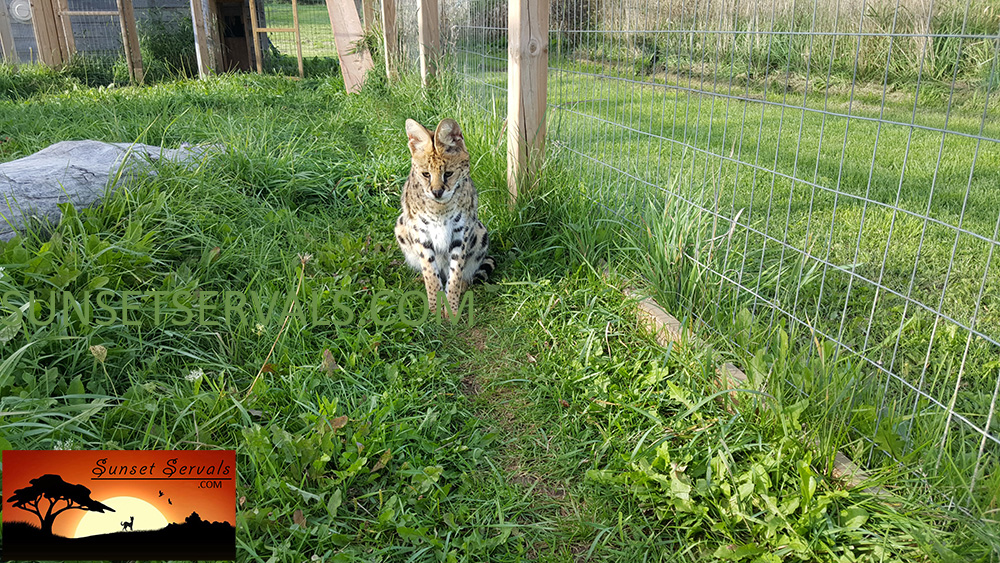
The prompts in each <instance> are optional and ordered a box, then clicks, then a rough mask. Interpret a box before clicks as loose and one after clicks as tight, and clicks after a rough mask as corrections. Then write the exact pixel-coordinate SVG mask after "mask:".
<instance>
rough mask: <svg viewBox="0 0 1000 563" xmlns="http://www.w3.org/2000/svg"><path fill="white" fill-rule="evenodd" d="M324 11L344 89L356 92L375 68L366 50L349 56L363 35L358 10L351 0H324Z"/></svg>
mask: <svg viewBox="0 0 1000 563" xmlns="http://www.w3.org/2000/svg"><path fill="white" fill-rule="evenodd" d="M326 9H327V11H328V12H329V13H330V25H331V27H333V40H334V43H336V46H337V56H338V57H340V72H341V73H342V74H343V76H344V87H345V88H346V89H347V91H348V92H358V91H359V90H361V85H362V84H363V83H364V80H365V73H367V72H368V71H369V70H371V69H372V68H373V67H374V66H375V65H374V64H373V63H372V56H371V53H369V52H368V50H367V49H362V50H360V51H358V52H356V53H354V54H351V51H353V50H354V44H355V43H356V42H357V41H360V40H361V37H362V35H363V32H362V28H361V19H360V18H359V17H358V10H357V9H356V8H355V7H354V2H353V0H326Z"/></svg>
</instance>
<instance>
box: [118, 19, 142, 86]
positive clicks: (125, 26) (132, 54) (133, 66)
mask: <svg viewBox="0 0 1000 563" xmlns="http://www.w3.org/2000/svg"><path fill="white" fill-rule="evenodd" d="M118 21H119V23H121V28H122V46H123V47H125V64H126V65H128V75H129V78H131V79H132V82H133V83H134V84H142V81H143V79H144V78H145V72H144V71H143V68H142V53H141V52H140V51H139V29H138V27H136V24H135V10H134V9H133V7H132V0H118Z"/></svg>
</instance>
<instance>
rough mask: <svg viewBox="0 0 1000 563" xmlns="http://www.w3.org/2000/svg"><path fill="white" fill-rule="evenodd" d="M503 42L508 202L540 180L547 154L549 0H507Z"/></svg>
mask: <svg viewBox="0 0 1000 563" xmlns="http://www.w3.org/2000/svg"><path fill="white" fill-rule="evenodd" d="M507 15H508V22H507V26H508V33H509V37H508V47H507V189H508V190H509V191H510V197H511V204H512V205H513V203H514V202H515V201H516V199H517V194H518V192H519V191H524V190H526V189H529V188H531V187H532V186H533V185H535V183H537V181H538V171H539V169H540V167H541V165H542V159H543V157H544V155H545V98H546V95H547V93H548V70H549V4H548V2H544V1H540V0H510V3H509V6H508V12H507Z"/></svg>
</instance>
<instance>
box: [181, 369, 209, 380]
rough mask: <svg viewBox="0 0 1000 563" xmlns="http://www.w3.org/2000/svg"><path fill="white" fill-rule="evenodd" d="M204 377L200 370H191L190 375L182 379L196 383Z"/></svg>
mask: <svg viewBox="0 0 1000 563" xmlns="http://www.w3.org/2000/svg"><path fill="white" fill-rule="evenodd" d="M204 375H205V372H204V371H202V369H201V368H197V369H193V370H191V373H189V374H187V375H186V376H184V379H186V380H188V381H198V380H199V379H201V378H202V376H204Z"/></svg>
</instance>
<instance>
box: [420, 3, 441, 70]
mask: <svg viewBox="0 0 1000 563" xmlns="http://www.w3.org/2000/svg"><path fill="white" fill-rule="evenodd" d="M438 18H439V12H438V2H437V0H420V9H419V10H418V11H417V26H418V29H419V37H420V81H421V83H422V84H423V85H424V86H427V79H428V77H431V76H434V70H435V69H436V68H437V57H438V55H439V54H440V52H441V29H440V27H439V23H438Z"/></svg>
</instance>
